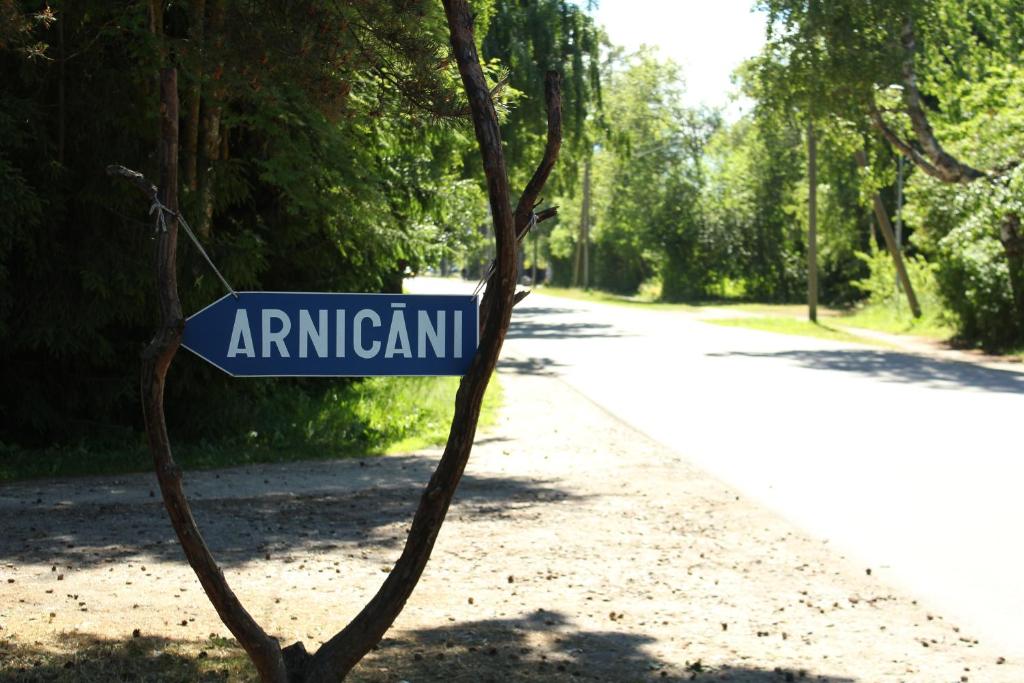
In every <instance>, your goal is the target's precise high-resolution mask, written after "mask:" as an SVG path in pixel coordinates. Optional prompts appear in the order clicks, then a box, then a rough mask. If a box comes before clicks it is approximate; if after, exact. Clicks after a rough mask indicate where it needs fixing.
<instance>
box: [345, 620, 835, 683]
mask: <svg viewBox="0 0 1024 683" xmlns="http://www.w3.org/2000/svg"><path fill="white" fill-rule="evenodd" d="M653 643H654V640H653V639H652V638H650V637H647V636H645V635H642V634H635V633H627V632H623V631H585V630H581V629H579V628H576V627H574V625H573V624H572V623H570V622H569V620H568V619H567V618H566V617H565V616H564V615H562V614H561V613H559V612H551V611H538V612H535V613H533V614H531V615H529V616H527V617H525V618H521V619H492V620H484V621H475V622H464V623H457V624H448V625H445V626H441V627H437V628H434V629H427V630H420V631H414V632H412V633H411V634H407V633H402V634H400V635H399V636H397V637H396V638H394V639H385V640H384V641H383V642H382V643H381V645H380V647H379V648H378V649H377V650H376V651H375V652H373V653H371V654H370V655H369V656H368V657H367V658H366V659H365V660H364V661H363V662H362V663H361V664H360V665H359V667H357V669H356V670H355V671H354V672H353V675H352V680H353V681H357V682H359V683H384V681H394V680H396V679H397V680H410V681H439V682H440V681H445V682H451V683H470V682H471V681H472V682H474V683H476V682H477V681H479V682H487V681H492V682H494V683H505V682H512V683H515V682H521V683H529V682H537V683H540V682H542V681H609V682H611V681H614V682H616V683H627V682H630V681H721V680H728V681H733V682H734V683H778V682H781V681H800V680H814V681H825V682H827V683H853V680H852V679H849V678H837V677H830V676H817V675H811V674H808V673H807V672H801V671H798V670H796V671H794V670H783V669H781V668H780V669H771V670H768V669H759V668H756V667H745V666H728V665H727V666H714V667H712V666H708V665H706V664H704V663H702V662H701V661H700V659H698V658H699V656H700V654H699V653H695V655H694V660H693V661H682V662H666V661H663V660H660V659H659V658H658V657H656V656H654V655H652V654H651V653H650V652H647V651H645V649H646V648H648V647H650V646H652V645H653Z"/></svg>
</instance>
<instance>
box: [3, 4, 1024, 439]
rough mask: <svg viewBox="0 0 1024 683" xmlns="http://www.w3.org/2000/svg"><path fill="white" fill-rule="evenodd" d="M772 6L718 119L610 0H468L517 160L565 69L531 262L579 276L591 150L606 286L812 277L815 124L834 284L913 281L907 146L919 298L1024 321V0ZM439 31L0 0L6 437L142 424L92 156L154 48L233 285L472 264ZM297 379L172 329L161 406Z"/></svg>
mask: <svg viewBox="0 0 1024 683" xmlns="http://www.w3.org/2000/svg"><path fill="white" fill-rule="evenodd" d="M756 5H757V7H758V8H759V9H760V10H761V11H763V12H764V13H765V16H766V17H767V19H768V27H769V29H768V35H767V42H766V44H765V46H764V48H763V50H762V51H761V53H760V54H759V55H757V56H756V57H755V58H753V59H752V60H750V61H749V62H748V63H747V64H746V65H744V67H742V68H741V69H740V70H739V72H738V73H737V79H738V82H739V83H740V85H741V88H742V91H743V93H744V94H745V95H746V96H747V97H749V98H750V99H751V100H752V101H753V102H754V106H753V108H752V109H751V110H750V111H749V112H748V113H747V114H745V115H744V116H742V117H741V118H739V120H736V121H731V122H728V123H726V122H723V120H722V118H721V116H720V114H719V113H718V112H714V111H707V110H703V109H696V108H692V107H688V106H686V105H685V104H684V101H685V100H684V97H683V94H684V92H685V86H684V74H682V73H681V72H680V70H679V68H678V67H677V66H675V65H673V64H671V63H669V62H667V61H665V60H662V59H660V58H659V57H658V55H657V54H656V53H655V52H652V51H649V50H645V51H641V52H639V53H637V54H629V55H627V54H623V53H622V51H621V50H620V49H619V48H616V47H614V46H609V45H608V43H607V39H606V38H605V37H604V35H603V33H602V31H601V29H600V28H599V27H596V26H595V25H594V23H593V20H592V18H591V16H590V14H589V11H590V10H592V9H593V3H588V2H575V1H572V0H528V1H523V0H476V1H475V2H474V9H475V11H476V13H477V15H476V16H477V23H478V36H479V39H480V45H481V53H482V55H483V56H484V58H485V60H486V61H487V64H486V70H487V73H488V75H489V77H490V78H491V79H492V83H493V85H494V90H495V94H496V98H497V99H498V103H499V105H500V110H501V116H502V133H503V136H504V140H505V144H506V147H507V153H508V161H509V172H510V174H511V176H512V178H513V187H519V186H522V183H523V182H524V181H525V179H526V177H527V176H528V174H529V173H531V172H532V169H533V166H534V164H535V162H536V160H537V159H538V158H539V156H540V150H541V147H542V145H543V141H544V130H545V128H544V125H545V124H544V118H543V116H542V115H541V110H542V107H541V102H542V82H543V74H544V72H545V71H546V70H547V69H552V68H554V69H557V70H559V71H560V72H561V73H562V74H563V83H564V94H565V100H564V104H565V107H564V109H565V114H566V120H565V144H564V146H563V154H562V157H561V160H560V162H559V166H558V169H557V171H556V174H555V176H554V177H553V178H552V182H551V183H550V187H551V191H552V192H553V193H555V194H557V195H559V196H557V197H556V198H555V199H556V201H555V203H558V204H560V205H561V212H560V215H559V217H558V219H557V220H555V221H551V222H550V223H545V224H543V225H542V226H541V227H540V228H539V229H538V230H536V231H535V233H534V235H532V236H531V238H530V240H531V241H530V242H529V243H528V247H527V249H526V250H525V252H526V253H525V255H526V256H527V258H528V262H529V263H530V264H531V265H532V264H533V262H534V261H535V260H536V261H539V262H540V265H542V266H543V267H544V268H546V269H547V274H548V276H550V277H552V278H553V280H554V281H555V282H558V283H561V284H569V283H570V282H572V281H573V280H575V282H577V283H579V282H580V281H581V279H582V276H583V270H584V268H582V263H583V258H582V256H583V253H584V250H583V249H582V239H581V226H582V224H583V221H582V210H583V205H584V202H583V193H582V186H583V178H584V176H585V175H586V174H587V173H588V172H589V177H590V179H591V181H592V182H591V196H590V213H589V224H590V226H591V229H590V239H589V244H588V248H589V269H587V270H588V271H589V272H588V275H589V282H588V283H587V284H588V285H590V286H595V287H600V288H604V289H608V290H611V291H615V292H619V293H626V294H630V293H634V292H637V291H643V292H651V291H657V292H659V293H660V296H661V297H662V298H663V299H665V300H669V301H689V300H700V299H709V298H719V297H739V298H746V299H757V300H763V301H777V302H795V301H799V300H801V299H802V298H803V296H804V292H805V288H806V285H805V283H806V280H807V263H806V253H807V229H808V220H809V217H808V215H807V199H808V183H807V164H808V158H807V146H806V135H807V130H808V127H809V126H813V128H814V130H815V131H816V137H817V139H818V156H817V160H818V164H817V165H818V180H819V185H818V217H817V218H818V240H819V245H818V247H819V249H818V251H819V261H818V264H817V268H818V271H819V275H820V282H821V296H822V299H823V301H824V302H826V303H832V304H840V305H848V304H856V303H857V302H858V301H863V300H867V302H868V304H869V305H874V306H883V305H884V306H887V307H890V308H891V307H892V306H891V305H892V303H893V302H892V301H891V300H884V301H883V299H885V296H889V295H890V294H892V292H891V291H889V290H884V288H882V287H881V285H880V284H879V283H882V282H886V281H887V280H889V279H890V278H891V272H890V273H887V272H886V269H887V268H891V263H888V262H887V261H886V258H887V257H886V255H885V252H884V251H879V246H880V245H881V244H882V243H881V240H880V239H879V237H878V234H877V230H876V227H877V226H875V218H874V215H873V213H872V211H871V200H872V197H873V196H874V195H875V194H876V193H877V194H879V195H880V196H881V199H882V202H883V204H884V206H885V207H886V209H887V211H888V213H890V214H895V213H896V198H895V195H896V188H895V186H896V182H897V181H896V166H897V158H898V156H903V157H905V158H906V159H907V160H908V162H909V163H907V165H906V168H907V174H906V187H905V190H906V191H905V197H906V203H905V206H904V207H903V209H902V213H901V216H900V217H901V219H902V221H903V228H904V230H903V234H904V238H905V239H904V243H903V245H902V247H903V249H904V250H905V252H906V254H907V255H908V257H909V263H910V264H911V271H912V272H913V273H916V274H917V275H918V276H921V277H923V278H924V281H925V282H926V283H927V284H922V285H920V286H921V287H922V288H924V290H925V291H924V293H923V295H922V298H923V299H926V300H927V306H926V308H927V309H929V310H930V311H932V313H928V315H932V314H934V316H935V318H934V319H935V320H939V319H943V320H945V319H949V320H951V321H952V322H953V324H954V325H955V327H956V331H957V334H958V336H960V337H961V339H962V340H964V341H966V342H970V343H978V344H982V345H985V346H987V347H992V348H998V347H1007V346H1014V345H1018V344H1019V343H1020V342H1021V341H1022V340H1024V234H1022V233H1024V228H1022V223H1024V220H1022V216H1024V166H1021V165H1020V158H1021V156H1022V154H1024V152H1022V150H1024V78H1022V76H1024V11H1021V10H1022V7H1021V5H1020V0H979V2H973V3H962V2H958V1H957V0H909V1H908V0H881V1H879V2H871V3H865V2H861V1H860V0H837V1H835V2H832V1H829V2H825V1H824V0H759V2H757V3H756ZM254 36H258V37H259V38H258V39H254ZM448 53H449V48H448V45H447V29H446V27H445V22H444V19H443V16H442V12H441V8H440V3H438V2H435V1H433V0H342V1H338V2H329V3H321V2H313V0H300V1H298V2H288V3H279V2H270V1H268V0H261V1H258V2H241V0H168V1H161V0H148V1H146V2H143V1H142V0H135V1H126V2H120V3H110V2H102V1H101V0H82V1H79V2H69V1H59V0H54V1H53V2H50V3H48V4H44V3H41V2H38V1H29V0H0V74H2V77H0V205H2V207H3V211H0V386H2V387H3V390H2V391H0V441H10V440H18V441H21V442H31V441H33V440H36V441H39V442H48V441H52V440H54V439H66V440H67V439H70V440H74V439H76V438H77V437H78V436H79V435H82V434H88V435H92V436H95V435H97V434H103V433H106V432H110V433H112V434H123V433H124V431H125V430H126V429H127V430H129V431H130V430H131V429H133V428H137V426H138V424H137V421H138V418H137V413H138V410H137V399H136V396H135V394H136V388H135V379H134V378H135V375H136V371H137V364H136V360H135V359H136V356H137V352H138V349H139V348H140V346H141V345H142V344H143V343H144V342H145V340H146V339H147V337H148V335H149V334H150V333H151V330H152V328H153V324H154V320H155V315H156V312H155V309H154V306H153V299H154V292H153V283H152V273H151V266H150V259H151V242H150V240H149V239H148V234H149V232H150V230H151V229H152V227H151V222H150V219H149V218H148V217H147V215H146V209H147V207H146V206H144V204H145V202H144V201H143V200H142V199H141V198H140V197H139V196H138V195H137V193H135V192H134V190H132V189H131V188H129V187H126V186H124V185H123V184H120V183H117V182H113V181H111V180H110V179H109V178H107V177H106V176H105V175H104V174H103V168H104V166H105V165H106V164H108V163H111V162H120V163H124V164H126V165H128V166H131V167H134V168H138V169H140V170H142V171H144V172H145V173H147V174H148V175H150V176H154V175H155V158H154V154H155V142H156V136H157V117H156V112H157V109H156V105H157V102H156V99H157V97H156V74H157V70H158V69H159V67H160V66H161V65H166V64H173V65H176V66H177V67H178V69H179V74H180V78H179V89H180V93H179V94H180V99H181V105H182V106H181V122H180V123H181V157H180V160H179V161H180V166H181V176H182V177H181V201H182V208H183V210H184V211H185V213H186V215H188V216H190V217H191V218H192V220H191V222H192V223H193V224H194V225H195V226H196V227H197V229H198V232H199V233H200V235H201V239H202V240H203V241H204V242H205V244H206V247H207V249H208V250H209V252H210V253H211V255H212V256H213V258H214V259H215V260H216V261H217V263H218V264H219V265H220V266H221V268H222V270H223V271H224V272H225V274H226V275H227V277H228V279H229V280H231V281H232V283H233V284H234V285H235V286H236V288H239V289H308V290H336V291H343V290H362V291H386V290H396V289H397V288H398V287H400V283H401V276H402V274H403V272H405V271H406V269H412V270H418V269H421V268H424V267H426V266H437V265H440V266H441V268H442V270H446V271H447V270H452V269H454V268H456V267H459V266H461V267H462V268H463V269H464V272H466V273H467V274H468V275H470V276H476V275H477V274H478V273H479V271H480V269H481V267H482V266H483V265H484V264H485V263H486V261H487V258H488V249H489V245H490V241H489V239H488V236H487V235H488V213H487V209H488V207H487V202H486V200H485V196H484V193H483V191H482V188H481V184H480V178H481V170H480V161H479V155H478V154H477V152H476V149H475V143H474V140H473V136H472V132H471V130H470V128H469V127H468V126H467V125H466V124H465V114H466V108H465V103H464V100H463V96H462V94H461V90H460V86H459V80H458V76H457V74H456V72H455V70H454V67H453V64H452V60H451V59H450V55H449V54H448ZM858 150H865V151H866V153H867V157H868V159H869V166H868V168H866V169H860V168H858V166H857V164H856V162H855V161H854V154H855V152H857V151H858ZM535 249H536V251H537V254H538V258H537V259H534V258H533V254H534V250H535ZM864 254H870V255H871V256H864ZM180 260H181V264H182V266H181V278H180V281H181V290H182V297H183V300H184V304H185V308H186V311H192V310H196V309H197V308H199V307H201V306H202V305H205V304H206V303H208V302H209V301H211V300H212V299H214V298H216V297H217V296H219V295H220V288H219V284H218V283H217V281H216V280H215V279H214V278H212V277H211V274H210V273H209V272H208V270H207V269H206V268H205V266H204V265H203V264H202V262H201V261H200V260H199V259H198V258H197V255H196V253H194V250H193V249H192V248H191V247H190V246H189V245H188V244H187V243H186V244H183V246H182V248H181V254H180ZM925 275H926V276H925ZM919 279H920V278H919ZM883 290H884V291H883ZM883 294H885V296H883ZM893 296H895V295H893ZM282 386H283V384H282V383H280V382H267V381H255V382H228V381H227V380H226V379H224V378H223V377H221V376H220V375H219V374H217V373H216V372H214V371H213V370H211V369H210V368H208V367H207V366H205V365H204V364H203V363H201V362H198V361H196V360H195V359H192V358H187V357H181V358H180V359H179V362H177V363H176V364H175V367H174V369H173V375H172V378H171V382H170V383H169V390H170V392H171V400H170V402H169V405H170V406H171V410H170V412H171V414H170V418H171V420H172V421H173V423H174V424H173V426H174V428H175V430H176V433H178V434H182V435H187V436H189V437H191V438H203V437H211V436H215V435H216V434H217V433H218V432H220V433H221V434H222V435H223V434H227V435H237V434H239V433H247V432H248V431H251V430H250V426H251V425H252V424H255V423H257V422H259V421H260V420H261V419H263V418H262V417H260V414H259V409H258V408H257V407H256V406H258V405H261V402H262V401H265V400H268V397H273V396H275V395H279V394H280V395H284V394H283V393H282V388H281V387H282ZM287 386H289V387H291V388H289V389H288V390H287V391H292V390H294V391H298V392H300V393H303V392H305V393H307V394H308V392H310V391H313V389H312V388H311V387H312V385H305V384H302V383H290V384H288V385H287ZM317 391H319V389H317ZM289 400H290V399H289Z"/></svg>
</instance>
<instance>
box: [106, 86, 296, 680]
mask: <svg viewBox="0 0 1024 683" xmlns="http://www.w3.org/2000/svg"><path fill="white" fill-rule="evenodd" d="M160 100H161V102H160V123H161V126H160V130H161V134H160V184H159V187H160V190H159V196H158V198H159V200H160V202H161V203H162V204H163V205H164V206H166V207H167V208H168V209H170V211H171V213H170V214H169V215H167V216H165V221H166V225H167V230H166V231H161V232H158V233H157V235H156V240H157V244H156V263H155V266H156V277H157V294H158V299H159V306H160V328H159V330H158V331H157V333H156V336H154V337H153V340H152V341H151V342H150V343H149V346H148V347H146V350H145V351H143V353H142V408H143V416H144V418H145V423H146V435H147V438H148V440H149V450H150V452H151V453H152V455H153V465H154V468H155V470H156V476H157V481H158V482H159V483H160V493H161V495H162V496H163V501H164V506H165V507H166V508H167V514H168V516H169V517H170V519H171V525H172V526H173V527H174V532H175V534H177V536H178V542H179V543H180V544H181V548H182V550H183V551H184V552H185V557H186V558H187V559H188V563H189V564H190V565H191V566H192V569H193V570H194V571H195V573H196V576H197V577H198V578H199V582H200V584H202V586H203V590H204V591H206V595H207V597H208V598H209V599H210V602H211V603H213V606H214V608H215V609H216V610H217V614H218V615H219V616H220V618H221V621H223V622H224V624H225V625H226V626H227V627H228V629H229V630H230V631H231V633H232V634H233V635H234V636H235V638H237V639H238V642H239V644H241V646H242V647H243V648H245V651H246V652H247V653H248V654H249V657H250V658H251V659H252V661H253V663H254V664H255V665H256V669H257V671H258V672H259V674H260V677H261V678H262V679H263V680H265V681H281V682H283V681H285V680H286V672H285V668H284V660H283V659H282V658H281V649H280V647H279V646H278V643H277V640H276V639H274V638H272V637H270V636H268V635H267V634H266V633H265V632H264V631H263V629H262V628H260V626H259V624H257V623H256V621H255V620H254V619H253V618H252V616H250V614H249V613H248V612H247V611H246V610H245V608H244V607H243V606H242V603H241V602H239V600H238V598H237V596H235V594H234V592H233V591H232V590H231V587H230V586H229V585H228V582H227V580H226V579H225V578H224V574H223V572H222V571H221V569H220V567H219V566H218V565H217V561H216V560H215V559H214V558H213V554H212V553H211V552H210V549H209V547H207V545H206V541H204V540H203V536H202V534H201V533H200V532H199V527H198V526H197V524H196V521H195V518H194V517H193V516H192V510H191V508H190V507H189V504H188V499H187V498H186V497H185V492H184V490H183V489H182V485H181V469H180V468H179V467H178V465H177V464H176V463H175V462H174V456H173V454H172V453H171V443H170V438H169V437H168V435H167V424H166V422H165V420H164V384H165V381H166V377H167V370H168V368H170V365H171V361H173V360H174V356H175V354H176V353H177V351H178V347H179V346H180V344H181V336H182V332H183V331H184V329H185V319H184V317H183V316H182V312H181V301H180V300H179V298H178V277H177V257H176V254H177V243H178V219H177V211H178V77H177V72H176V71H175V70H174V69H163V70H161V72H160ZM107 173H108V174H110V175H114V176H120V177H123V178H125V179H126V180H128V181H129V182H131V183H132V184H133V185H135V187H137V188H138V189H139V190H141V191H142V193H143V194H145V195H146V197H147V199H149V200H150V201H152V200H153V199H154V198H155V197H157V189H156V187H155V186H154V185H153V184H152V183H151V182H149V181H148V180H147V179H146V178H145V176H143V175H142V174H141V173H137V172H135V171H131V170H129V169H126V168H124V167H123V166H108V167H107Z"/></svg>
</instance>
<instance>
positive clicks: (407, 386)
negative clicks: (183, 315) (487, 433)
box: [0, 375, 502, 482]
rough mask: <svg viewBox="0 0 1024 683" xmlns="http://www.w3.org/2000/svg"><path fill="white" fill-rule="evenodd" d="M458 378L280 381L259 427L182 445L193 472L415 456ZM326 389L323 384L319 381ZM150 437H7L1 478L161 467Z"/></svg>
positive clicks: (492, 398)
mask: <svg viewBox="0 0 1024 683" xmlns="http://www.w3.org/2000/svg"><path fill="white" fill-rule="evenodd" d="M458 384H459V378H457V377H373V378H368V379H365V380H362V381H359V382H348V383H336V384H332V385H329V386H327V387H323V385H320V386H321V387H322V388H319V389H316V388H314V389H310V388H309V387H301V386H295V385H285V384H282V385H280V386H277V387H275V389H274V390H273V391H272V392H268V395H267V396H266V397H264V398H262V399H260V400H259V401H258V402H257V404H256V405H254V406H253V407H252V409H251V412H250V413H249V415H250V418H249V421H250V424H251V426H252V428H251V429H248V430H247V431H242V432H241V433H236V434H229V435H226V436H222V437H220V438H217V439H215V440H208V441H198V442H191V443H190V442H181V443H178V442H176V441H175V439H174V434H173V433H172V434H171V441H172V445H173V447H174V456H175V460H176V461H177V462H178V464H180V465H181V466H182V467H183V468H184V469H187V470H188V469H191V470H195V469H213V468H218V467H231V466H236V465H246V464H252V463H262V462H291V461H299V460H322V459H332V458H344V457H363V456H366V455H381V454H385V453H396V452H409V451H414V450H417V449H421V448H425V447H428V446H433V445H437V444H441V443H444V441H445V440H446V439H447V436H448V428H449V425H450V423H451V419H452V414H453V412H454V407H455V392H456V389H457V388H458ZM315 386H316V385H314V387H315ZM501 395H502V394H501V387H500V386H499V385H498V381H497V375H495V376H494V377H492V379H491V382H490V385H489V388H488V391H487V395H486V396H485V398H484V404H483V409H482V411H481V415H480V426H481V427H487V426H489V425H491V424H493V423H494V422H495V421H496V419H497V413H498V409H499V408H500V405H501ZM151 467H152V463H151V460H150V456H149V452H148V450H147V449H146V446H145V437H144V435H141V434H135V435H129V436H126V437H124V438H122V439H120V440H107V441H105V442H100V441H98V440H94V441H82V442H79V443H77V444H71V445H61V446H50V447H46V448H39V449H25V448H20V447H17V446H13V445H9V444H3V443H0V482H4V481H12V480H18V479H31V478H37V477H53V476H57V477H63V476H83V475H93V474H120V473H123V472H141V471H148V470H149V469H151Z"/></svg>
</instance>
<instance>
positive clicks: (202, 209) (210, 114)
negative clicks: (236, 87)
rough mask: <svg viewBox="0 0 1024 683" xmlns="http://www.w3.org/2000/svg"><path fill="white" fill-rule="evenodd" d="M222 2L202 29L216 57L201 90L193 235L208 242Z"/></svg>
mask: <svg viewBox="0 0 1024 683" xmlns="http://www.w3.org/2000/svg"><path fill="white" fill-rule="evenodd" d="M224 14H225V7H224V0H212V2H211V3H210V4H209V16H208V17H207V21H206V24H205V26H204V38H205V42H206V44H207V45H211V46H213V47H214V48H215V52H216V53H217V54H218V58H217V63H216V65H215V67H214V69H213V73H212V75H211V76H210V77H209V78H206V79H205V81H206V84H205V87H203V98H202V100H203V114H202V145H201V146H200V150H199V161H198V169H197V176H198V179H197V185H198V190H199V211H198V215H197V220H196V232H197V233H199V235H200V237H202V238H204V239H206V238H209V236H210V232H211V230H212V224H213V203H214V194H213V186H214V180H215V178H214V176H215V173H214V168H213V167H214V162H215V161H217V160H218V159H219V158H220V148H221V129H220V128H221V125H220V119H221V108H222V107H223V99H224V89H223V87H222V86H221V84H220V78H221V74H222V72H223V70H224V64H223V62H222V61H221V60H220V58H219V53H220V48H221V46H222V44H223V41H224V36H223V30H224Z"/></svg>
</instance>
